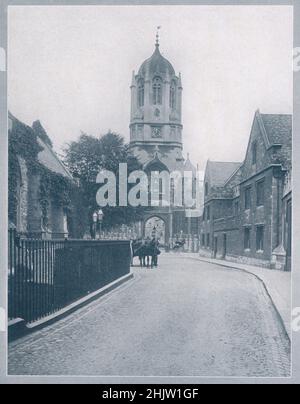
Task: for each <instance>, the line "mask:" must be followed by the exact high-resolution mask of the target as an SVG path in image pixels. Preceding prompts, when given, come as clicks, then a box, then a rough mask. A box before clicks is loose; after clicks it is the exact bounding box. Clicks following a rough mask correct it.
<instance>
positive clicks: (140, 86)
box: [138, 79, 145, 107]
mask: <svg viewBox="0 0 300 404" xmlns="http://www.w3.org/2000/svg"><path fill="white" fill-rule="evenodd" d="M144 92H145V91H144V80H143V79H140V80H139V83H138V105H139V107H143V106H144Z"/></svg>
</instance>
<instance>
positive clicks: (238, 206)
mask: <svg viewBox="0 0 300 404" xmlns="http://www.w3.org/2000/svg"><path fill="white" fill-rule="evenodd" d="M239 212H240V203H239V201H235V202H234V216H238V215H239Z"/></svg>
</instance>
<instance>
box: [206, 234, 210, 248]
mask: <svg viewBox="0 0 300 404" xmlns="http://www.w3.org/2000/svg"><path fill="white" fill-rule="evenodd" d="M206 247H210V234H209V233H208V234H207V235H206Z"/></svg>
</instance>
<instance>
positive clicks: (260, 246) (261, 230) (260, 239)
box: [256, 226, 265, 251]
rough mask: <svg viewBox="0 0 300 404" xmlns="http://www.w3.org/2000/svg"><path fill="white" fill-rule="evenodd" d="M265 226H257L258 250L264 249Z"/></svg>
mask: <svg viewBox="0 0 300 404" xmlns="http://www.w3.org/2000/svg"><path fill="white" fill-rule="evenodd" d="M264 230H265V228H264V226H257V227H256V251H263V250H264V233H265V231H264Z"/></svg>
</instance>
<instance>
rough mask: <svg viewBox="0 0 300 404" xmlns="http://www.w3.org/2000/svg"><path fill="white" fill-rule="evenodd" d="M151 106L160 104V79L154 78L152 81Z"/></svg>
mask: <svg viewBox="0 0 300 404" xmlns="http://www.w3.org/2000/svg"><path fill="white" fill-rule="evenodd" d="M152 90H153V104H154V105H160V104H162V81H161V79H160V77H155V78H154V80H153V88H152Z"/></svg>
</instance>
